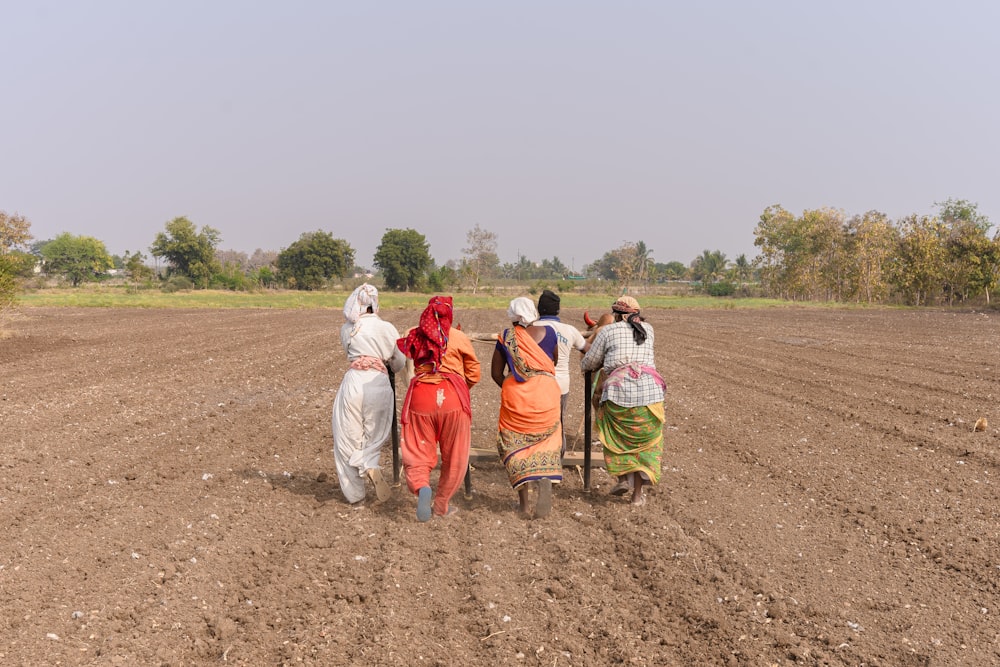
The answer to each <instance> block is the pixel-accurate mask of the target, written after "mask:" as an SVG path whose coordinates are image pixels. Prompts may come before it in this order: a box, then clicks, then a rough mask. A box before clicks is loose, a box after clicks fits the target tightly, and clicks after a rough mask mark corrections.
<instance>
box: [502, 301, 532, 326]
mask: <svg viewBox="0 0 1000 667" xmlns="http://www.w3.org/2000/svg"><path fill="white" fill-rule="evenodd" d="M507 319H509V320H510V321H511V322H514V323H516V324H520V325H521V326H524V327H530V326H531V325H532V324H533V323H534V322H535V320H537V319H538V309H537V308H535V302H534V301H532V300H531V299H529V298H528V297H526V296H519V297H517V298H516V299H514V300H513V301H511V302H510V308H508V309H507Z"/></svg>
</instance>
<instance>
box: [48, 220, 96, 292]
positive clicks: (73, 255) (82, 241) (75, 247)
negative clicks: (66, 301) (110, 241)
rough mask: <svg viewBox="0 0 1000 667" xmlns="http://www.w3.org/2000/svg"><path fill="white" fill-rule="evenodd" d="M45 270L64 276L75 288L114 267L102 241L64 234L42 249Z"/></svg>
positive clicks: (89, 237)
mask: <svg viewBox="0 0 1000 667" xmlns="http://www.w3.org/2000/svg"><path fill="white" fill-rule="evenodd" d="M41 251H42V257H44V258H45V270H46V271H47V272H48V273H55V274H61V275H63V276H65V277H66V278H67V279H68V280H69V281H70V282H71V283H72V284H73V287H76V286H77V285H79V284H80V283H81V282H84V281H87V280H93V278H94V277H95V276H97V275H98V274H101V273H104V272H105V271H107V270H108V269H110V268H112V267H114V262H112V261H111V255H109V254H108V251H107V248H105V247H104V243H103V242H102V241H98V240H97V239H95V238H93V237H91V236H73V235H72V234H70V233H69V232H64V233H62V234H60V235H59V236H57V237H55V238H54V239H52V240H51V241H49V242H48V243H46V244H45V245H44V246H42V249H41Z"/></svg>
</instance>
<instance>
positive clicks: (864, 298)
mask: <svg viewBox="0 0 1000 667" xmlns="http://www.w3.org/2000/svg"><path fill="white" fill-rule="evenodd" d="M935 206H937V207H938V212H937V214H936V215H933V216H917V215H911V216H908V217H906V218H903V219H902V220H898V221H892V220H890V219H889V218H888V217H887V216H886V215H885V214H883V213H880V212H878V211H870V212H868V213H865V214H863V215H857V216H854V217H851V218H847V217H846V215H845V214H844V213H843V212H842V211H840V210H836V209H829V208H824V209H816V210H807V211H804V212H803V213H802V214H801V215H799V216H796V215H793V214H792V213H790V212H788V211H786V210H785V209H784V208H782V207H781V206H779V205H775V206H771V207H768V208H767V209H765V210H764V212H763V213H762V214H761V216H760V219H759V222H758V224H757V226H756V228H755V229H754V243H755V246H756V247H757V248H759V249H760V254H759V255H758V256H757V257H756V258H754V259H753V260H752V261H751V260H749V259H747V257H746V256H745V255H739V256H738V257H737V258H736V259H735V260H733V261H730V260H729V259H728V258H727V257H726V255H725V254H724V253H722V252H721V251H719V250H707V249H706V250H705V251H704V252H702V253H701V254H700V255H698V256H697V257H695V258H693V259H692V260H691V261H690V262H688V263H687V264H684V263H682V262H679V261H670V262H666V263H661V262H657V261H656V260H655V259H654V257H653V250H652V249H651V248H649V247H648V246H647V245H646V244H645V242H643V241H635V242H631V241H630V242H626V243H624V244H622V245H621V246H619V247H617V248H614V249H611V250H609V251H607V252H605V253H604V255H602V256H601V257H600V258H598V259H597V260H595V261H593V262H591V263H590V264H587V265H585V266H584V267H583V269H582V270H581V271H580V272H579V273H575V272H574V271H572V270H571V269H570V268H568V267H567V266H566V265H565V264H564V263H563V262H562V261H560V259H559V258H558V257H557V256H553V257H551V258H549V259H543V260H542V261H541V262H537V261H533V260H531V259H529V258H527V257H525V256H524V255H521V254H520V253H519V254H518V257H517V260H516V261H515V262H501V261H500V259H499V256H498V254H497V243H498V237H497V235H496V234H495V233H494V232H491V231H488V230H485V229H482V228H481V227H480V226H479V225H476V226H475V227H473V228H472V229H471V230H469V231H468V232H467V233H466V246H465V247H464V248H462V253H463V254H462V257H461V258H459V259H453V260H449V261H447V262H445V263H443V264H437V263H436V262H435V261H434V259H433V258H432V256H431V253H430V246H429V244H428V242H427V239H426V237H425V236H424V235H423V234H421V233H419V232H418V231H416V230H414V229H409V228H406V229H388V230H386V231H385V233H384V234H383V236H382V238H381V241H380V243H379V245H378V247H377V249H376V252H375V255H374V257H373V261H374V266H375V268H376V270H377V272H378V276H377V278H378V280H380V281H381V283H382V284H383V286H384V287H385V288H387V289H389V290H399V291H421V290H423V291H444V290H449V291H453V290H468V291H471V292H472V293H476V292H478V291H479V290H481V289H484V288H488V287H489V286H491V285H493V284H496V283H497V282H499V281H513V282H517V283H528V284H537V285H539V286H542V285H545V286H552V287H557V288H558V289H560V290H562V291H569V290H572V289H573V288H574V287H575V286H576V285H577V284H579V283H577V282H575V281H592V282H599V281H609V282H611V283H613V284H614V285H615V286H616V287H617V288H620V289H628V288H630V287H632V286H634V285H650V284H658V283H666V282H671V281H687V282H689V283H691V285H692V286H693V288H694V289H700V290H702V291H704V292H706V293H708V294H711V295H715V296H728V295H733V294H743V295H762V296H772V297H777V298H783V299H791V300H823V301H857V302H865V303H881V302H893V301H894V302H904V303H911V304H916V305H923V304H931V303H956V302H963V301H967V300H969V299H973V298H977V297H985V299H986V300H987V302H988V301H989V298H990V294H991V291H992V290H993V288H994V285H995V284H996V282H997V278H998V275H1000V240H998V238H1000V237H998V236H994V237H992V238H990V237H988V232H989V230H990V227H991V224H990V221H989V220H988V219H987V218H986V217H985V216H984V215H982V214H981V213H980V212H979V211H978V207H977V205H976V204H974V203H970V202H968V201H966V200H959V199H949V200H947V201H946V202H944V203H939V204H935ZM32 240H33V239H32V236H31V233H30V222H29V221H28V220H27V219H26V218H25V217H24V216H21V215H17V214H14V215H8V214H7V213H5V212H3V211H0V308H2V307H3V306H4V305H7V304H9V302H10V300H11V299H12V298H13V296H12V295H13V293H14V291H15V289H16V288H17V285H18V284H19V282H20V281H23V280H24V279H26V278H28V277H30V276H31V275H32V274H33V273H34V272H38V271H43V272H44V273H45V274H47V275H49V276H53V275H54V276H59V277H61V278H63V279H65V280H66V281H67V282H69V283H70V284H72V285H74V286H75V285H79V284H80V283H81V282H85V281H89V280H96V279H101V278H102V277H104V276H106V275H107V273H108V271H109V270H110V269H112V268H114V269H119V270H121V272H122V273H123V274H124V275H126V276H127V277H128V279H129V280H131V281H132V283H133V284H134V285H135V286H136V287H137V288H139V287H152V286H160V287H161V288H163V289H166V290H168V291H171V290H177V289H195V288H216V289H232V290H251V289H260V288H274V287H283V288H289V289H300V290H319V289H325V288H328V287H331V286H336V285H339V286H349V283H351V282H352V281H357V280H361V279H369V278H370V277H371V274H369V273H368V272H367V270H366V269H364V268H362V267H360V266H358V265H357V262H356V258H355V250H354V248H352V247H351V245H350V244H349V243H348V242H347V241H346V240H344V239H341V238H335V237H334V236H333V234H332V233H330V232H328V231H323V230H317V231H313V232H306V233H303V234H302V235H301V236H300V237H299V238H298V239H297V240H296V241H294V242H293V243H292V244H291V245H289V246H288V247H287V248H283V249H282V250H280V251H264V250H261V249H258V250H256V251H255V252H254V253H253V254H252V255H247V254H246V253H243V252H237V251H233V250H221V249H220V245H221V241H222V239H221V235H220V233H219V232H218V231H217V230H215V229H213V228H212V227H209V226H203V227H201V228H200V229H199V228H198V227H197V226H196V225H195V224H194V223H193V222H191V221H190V220H188V219H187V218H186V217H178V218H174V219H173V220H170V221H169V222H167V223H166V224H165V225H164V228H163V230H162V231H160V232H159V233H157V234H156V237H155V238H154V239H153V242H152V244H151V245H150V246H149V248H148V252H149V254H148V255H147V254H145V253H143V252H141V251H135V252H126V253H125V255H124V256H123V257H119V256H112V255H109V254H108V252H107V250H106V248H105V246H104V243H103V242H102V241H100V240H98V239H96V238H93V237H90V236H74V235H72V234H69V233H63V234H60V235H59V236H57V237H56V238H54V239H48V240H44V241H35V242H33V243H32ZM151 260H152V261H153V262H154V265H153V266H150V261H151ZM161 263H162V266H161ZM4 299H6V300H7V301H4Z"/></svg>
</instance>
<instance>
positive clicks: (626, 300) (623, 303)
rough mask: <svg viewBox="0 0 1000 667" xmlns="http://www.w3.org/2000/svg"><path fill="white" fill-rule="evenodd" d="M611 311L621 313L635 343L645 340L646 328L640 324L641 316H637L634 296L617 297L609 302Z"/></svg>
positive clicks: (637, 305)
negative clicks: (612, 301)
mask: <svg viewBox="0 0 1000 667" xmlns="http://www.w3.org/2000/svg"><path fill="white" fill-rule="evenodd" d="M611 312H613V313H618V314H619V315H622V316H623V318H622V319H624V320H625V321H626V322H628V325H629V326H630V327H632V338H633V339H634V340H635V344H636V345H642V344H643V343H645V342H646V329H645V327H643V326H642V317H640V316H639V302H638V301H636V300H635V298H634V297H631V296H620V297H618V300H617V301H615V302H614V303H613V304H611Z"/></svg>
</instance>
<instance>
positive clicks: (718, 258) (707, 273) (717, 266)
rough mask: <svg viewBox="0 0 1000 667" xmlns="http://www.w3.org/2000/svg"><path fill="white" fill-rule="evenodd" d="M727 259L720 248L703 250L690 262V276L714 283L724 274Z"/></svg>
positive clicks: (727, 263)
mask: <svg viewBox="0 0 1000 667" xmlns="http://www.w3.org/2000/svg"><path fill="white" fill-rule="evenodd" d="M728 265H729V261H728V260H727V259H726V255H725V253H723V252H722V251H721V250H703V251H702V253H701V255H699V256H698V257H695V258H694V260H692V262H691V277H692V278H693V279H694V280H699V281H701V282H703V283H714V282H716V281H717V280H719V279H720V278H722V277H723V276H725V274H726V268H727V266H728Z"/></svg>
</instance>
